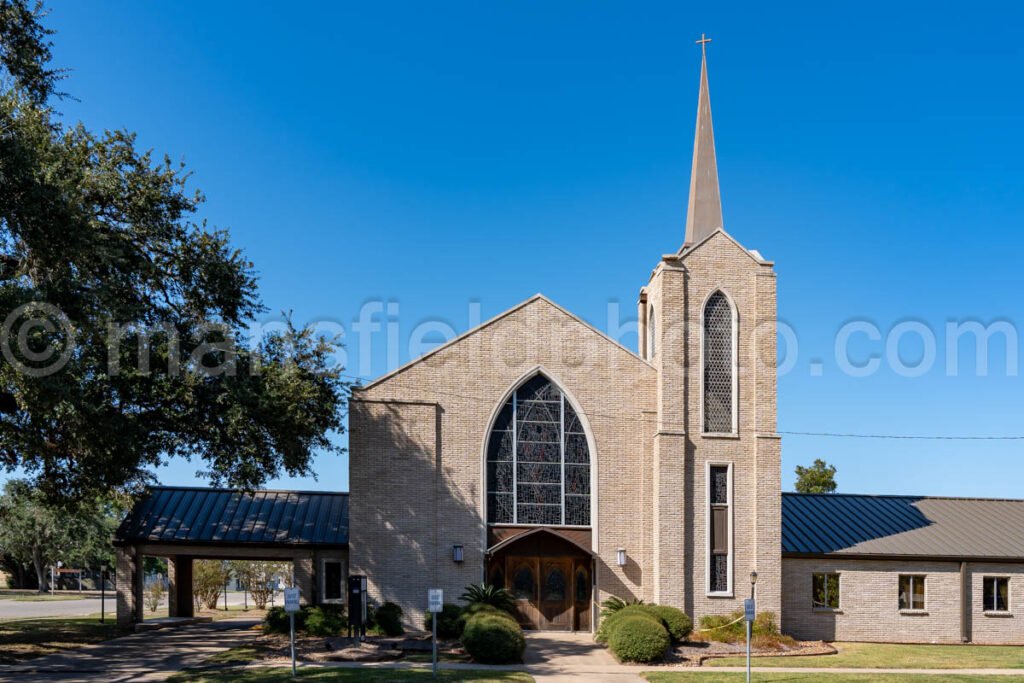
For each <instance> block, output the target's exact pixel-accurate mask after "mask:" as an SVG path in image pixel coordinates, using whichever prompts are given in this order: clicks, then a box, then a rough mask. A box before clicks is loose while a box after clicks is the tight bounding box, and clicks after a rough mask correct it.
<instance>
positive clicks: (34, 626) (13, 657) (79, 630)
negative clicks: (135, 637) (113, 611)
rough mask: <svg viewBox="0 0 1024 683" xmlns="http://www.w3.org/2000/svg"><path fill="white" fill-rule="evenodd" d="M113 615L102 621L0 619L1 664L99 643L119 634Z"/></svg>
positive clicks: (81, 619)
mask: <svg viewBox="0 0 1024 683" xmlns="http://www.w3.org/2000/svg"><path fill="white" fill-rule="evenodd" d="M114 621H115V620H114V618H113V616H112V615H107V623H105V624H101V623H100V622H99V620H98V619H97V618H95V617H52V618H48V619H17V620H10V621H0V664H13V663H15V662H21V661H24V660H26V659H32V658H33V657H40V656H42V655H48V654H52V653H54V652H61V651H63V650H68V649H71V648H75V647H79V646H81V645H87V644H89V643H98V642H100V641H103V640H108V639H110V638H115V637H117V636H118V635H120V631H118V629H117V625H116V624H115V623H114Z"/></svg>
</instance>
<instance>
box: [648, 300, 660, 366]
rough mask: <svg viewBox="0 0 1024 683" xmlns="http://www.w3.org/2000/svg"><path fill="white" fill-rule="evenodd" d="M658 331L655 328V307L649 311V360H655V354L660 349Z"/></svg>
mask: <svg viewBox="0 0 1024 683" xmlns="http://www.w3.org/2000/svg"><path fill="white" fill-rule="evenodd" d="M656 332H657V330H656V329H655V326H654V306H653V305H651V307H650V308H648V309H647V360H653V359H654V352H655V351H656V350H657V348H658V341H657V335H656Z"/></svg>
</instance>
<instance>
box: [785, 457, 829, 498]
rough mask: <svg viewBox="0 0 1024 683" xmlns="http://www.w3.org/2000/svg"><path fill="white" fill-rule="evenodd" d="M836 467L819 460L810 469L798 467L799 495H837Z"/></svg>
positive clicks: (797, 487) (797, 482) (796, 487)
mask: <svg viewBox="0 0 1024 683" xmlns="http://www.w3.org/2000/svg"><path fill="white" fill-rule="evenodd" d="M836 486H837V484H836V467H835V465H829V464H828V463H827V462H825V461H824V460H822V459H821V458H817V459H815V461H814V464H813V465H811V466H810V467H802V466H800V465H797V466H796V484H795V485H794V486H793V488H794V489H796V491H797V493H835V490H836Z"/></svg>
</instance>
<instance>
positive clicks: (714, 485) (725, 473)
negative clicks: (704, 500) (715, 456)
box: [711, 467, 729, 505]
mask: <svg viewBox="0 0 1024 683" xmlns="http://www.w3.org/2000/svg"><path fill="white" fill-rule="evenodd" d="M728 503H729V468H728V467H712V468H711V504H712V505H728Z"/></svg>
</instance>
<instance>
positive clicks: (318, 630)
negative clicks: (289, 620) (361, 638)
mask: <svg viewBox="0 0 1024 683" xmlns="http://www.w3.org/2000/svg"><path fill="white" fill-rule="evenodd" d="M302 627H303V628H302V630H303V631H304V632H305V633H307V634H308V635H311V636H324V637H330V636H339V635H341V633H342V631H344V630H345V629H347V628H348V620H347V619H346V618H345V614H344V611H343V610H342V609H340V608H335V607H333V606H332V605H322V606H320V607H307V608H306V614H305V619H303V623H302ZM297 628H298V625H296V629H297Z"/></svg>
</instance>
